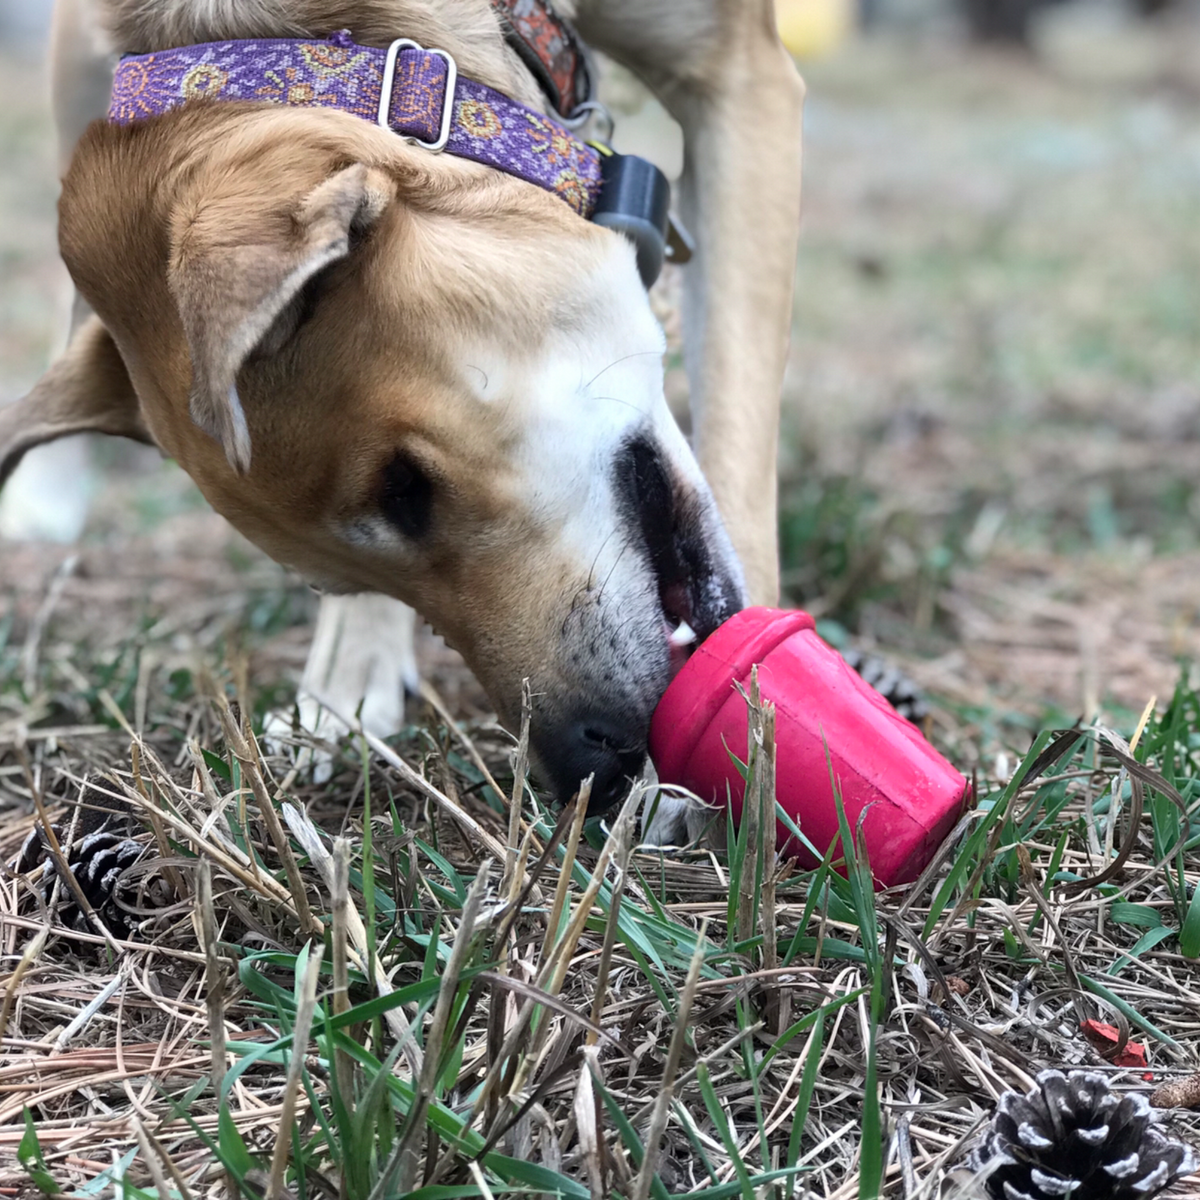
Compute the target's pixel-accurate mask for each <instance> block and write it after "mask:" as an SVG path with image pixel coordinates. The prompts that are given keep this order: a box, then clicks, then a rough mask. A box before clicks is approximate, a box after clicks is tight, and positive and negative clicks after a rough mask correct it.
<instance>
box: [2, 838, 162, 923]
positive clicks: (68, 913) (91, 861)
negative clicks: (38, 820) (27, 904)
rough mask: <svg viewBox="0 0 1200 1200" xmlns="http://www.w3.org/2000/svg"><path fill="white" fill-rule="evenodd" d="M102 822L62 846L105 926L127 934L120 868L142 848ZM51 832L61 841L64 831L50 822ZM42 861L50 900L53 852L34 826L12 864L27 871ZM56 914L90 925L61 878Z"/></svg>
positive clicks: (40, 882) (43, 884)
mask: <svg viewBox="0 0 1200 1200" xmlns="http://www.w3.org/2000/svg"><path fill="white" fill-rule="evenodd" d="M107 826H108V822H107V821H106V822H105V823H104V825H102V826H101V827H100V828H99V829H94V830H92V831H91V832H90V833H86V834H84V835H83V836H82V837H77V838H76V839H75V841H74V842H72V843H71V844H70V845H69V846H62V849H63V853H64V855H65V857H66V860H67V866H68V867H69V868H70V871H71V874H72V875H73V876H74V877H75V880H76V882H77V883H78V884H79V887H80V890H81V891H82V892H83V894H84V896H86V897H87V900H88V903H89V904H91V906H92V908H94V909H95V910H96V912H98V913H99V914H100V916H101V917H102V919H103V920H104V922H105V924H106V925H107V926H108V927H109V928H110V929H111V930H112V931H113V933H115V934H117V935H118V936H125V935H126V934H128V933H129V932H130V930H131V928H132V926H131V922H130V921H129V919H128V915H127V914H126V913H125V912H124V910H122V909H121V908H120V907H119V906H118V905H117V904H116V903H115V902H114V897H115V894H116V888H117V884H118V882H119V880H120V878H121V874H122V872H123V871H124V870H125V869H126V868H127V867H130V866H132V865H133V864H134V863H135V862H137V861H138V860H139V859H140V858H141V857H142V855H143V854H144V853H145V851H146V847H145V846H143V845H142V844H141V843H140V842H136V841H134V840H133V839H132V838H129V837H125V836H123V835H122V834H121V833H116V832H113V831H111V830H110V829H109V828H108V827H107ZM54 833H55V836H56V837H57V838H58V839H59V844H60V845H62V839H63V838H64V837H65V836H66V830H65V829H63V828H62V827H61V826H54ZM39 864H40V865H41V878H40V879H39V880H38V886H39V889H40V891H41V893H42V898H43V899H44V900H47V901H48V900H49V899H50V894H51V892H52V891H53V888H54V881H55V879H56V878H57V877H58V870H57V868H56V866H55V861H54V858H53V856H52V855H51V854H50V852H49V850H48V848H47V847H46V845H45V840H44V838H43V836H42V831H41V829H40V828H39V827H37V826H35V827H34V828H33V829H32V830H31V831H30V834H29V836H28V837H27V838H26V839H25V842H24V844H23V845H22V846H21V851H20V853H19V855H18V856H17V859H16V861H15V863H14V864H13V865H14V866H15V868H16V870H17V871H19V872H20V873H21V874H28V873H29V872H31V871H34V870H36V869H37V867H38V865H39ZM60 896H61V899H60V902H59V903H60V907H59V917H60V919H61V920H62V922H63V924H64V925H66V926H67V927H68V928H71V929H80V930H88V931H90V930H91V924H90V922H89V921H88V919H87V917H86V916H85V915H84V913H83V912H82V911H81V910H80V908H79V905H78V903H77V902H76V899H75V892H74V890H73V889H71V888H70V887H69V886H68V884H67V881H66V880H64V881H63V890H62V892H61V893H60Z"/></svg>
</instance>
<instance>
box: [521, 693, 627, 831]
mask: <svg viewBox="0 0 1200 1200" xmlns="http://www.w3.org/2000/svg"><path fill="white" fill-rule="evenodd" d="M534 741H535V749H536V750H537V751H538V758H539V759H540V760H541V764H542V768H543V770H544V771H545V773H546V774H547V775H548V776H549V777H550V779H549V781H550V783H551V784H552V786H553V787H554V790H555V792H556V793H557V795H558V797H559V799H561V800H564V801H566V800H569V799H570V798H571V797H572V796H573V795H575V793H576V792H577V791H579V785H580V784H581V783H582V782H583V780H585V779H586V778H587V777H588V776H589V775H593V776H595V778H594V780H593V782H592V796H591V799H590V800H589V801H588V812H589V813H592V814H593V815H594V814H596V813H602V812H605V811H606V810H607V809H610V808H612V806H613V805H614V804H616V803H618V801H620V800H621V799H622V797H624V795H625V793H626V791H627V790H628V788H629V785H630V783H631V782H632V781H633V780H634V779H636V778H637V777H638V775H639V774H640V773H641V770H642V766H643V764H644V763H645V761H646V746H645V743H644V741H641V740H640V739H637V738H635V737H633V736H632V735H631V734H630V733H628V732H627V731H623V730H621V729H619V728H618V727H617V726H615V725H614V724H613V723H611V722H609V721H605V720H599V719H591V718H587V717H584V718H582V719H580V720H576V721H571V722H567V723H565V724H564V725H562V726H561V727H560V728H559V729H558V730H557V731H554V732H549V733H548V735H547V736H546V737H544V738H542V739H538V738H537V737H536V735H535V738H534ZM539 741H540V743H541V744H540V745H538V744H537V743H538V742H539Z"/></svg>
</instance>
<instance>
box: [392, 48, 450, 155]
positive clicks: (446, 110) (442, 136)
mask: <svg viewBox="0 0 1200 1200" xmlns="http://www.w3.org/2000/svg"><path fill="white" fill-rule="evenodd" d="M404 49H409V50H420V51H421V52H422V53H424V54H436V55H438V56H439V57H440V58H442V59H444V60H445V63H446V99H445V101H444V102H443V104H442V127H441V129H440V130H439V131H438V137H437V141H435V142H425V141H422V140H421V139H420V138H418V137H408V136H406V135H403V134H401V135H400V136H401V137H404V140H405V141H406V142H412V143H413V145H414V146H420V147H421V148H422V149H424V150H428V151H429V152H430V153H431V154H438V153H440V152H441V151H443V150H445V148H446V143H447V142H448V141H449V140H450V123H451V121H453V119H454V89H455V87H456V86H457V84H458V63H456V62H455V61H454V56H453V55H451V54H448V53H447V52H446V51H445V50H436V49H434V48H433V47H430V48H429V49H426V48H425V47H424V46H422V45H420V44H419V43H418V42H414V41H413V40H412V38H397V39H396V40H395V41H394V42H393V43H392V44H391V45H390V46H389V47H388V52H387V58H386V59H385V60H384V64H383V92H382V93H381V95H380V97H379V124H380V125H382V126H383V127H384V129H386V130H388V131H389V132H393V133H394V132H395V130H393V129H392V125H391V118H392V89H393V88H394V87H395V86H396V64H397V62H398V61H399V59H400V51H401V50H404Z"/></svg>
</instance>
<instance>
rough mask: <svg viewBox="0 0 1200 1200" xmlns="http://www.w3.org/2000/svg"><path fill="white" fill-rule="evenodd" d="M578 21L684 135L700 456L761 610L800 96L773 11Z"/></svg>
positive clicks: (688, 295) (710, 0)
mask: <svg viewBox="0 0 1200 1200" xmlns="http://www.w3.org/2000/svg"><path fill="white" fill-rule="evenodd" d="M578 20H579V24H580V27H581V30H582V32H583V33H584V35H585V36H586V37H588V38H589V39H591V40H592V41H593V42H594V43H595V44H596V45H597V46H599V47H600V48H601V49H603V50H605V51H607V52H608V53H610V54H612V55H613V56H614V57H615V58H617V59H619V60H620V61H622V62H623V63H625V64H626V65H627V66H629V67H630V68H631V69H632V70H634V71H635V72H636V73H637V74H638V75H640V76H641V77H642V78H643V79H644V80H645V81H646V83H648V84H649V85H650V87H652V88H653V89H654V91H655V92H656V93H657V94H658V96H659V97H660V99H661V100H662V101H663V103H664V104H665V105H666V106H667V108H668V109H669V111H670V112H671V114H672V115H673V116H674V117H675V118H676V120H678V121H679V122H680V124H681V125H682V127H683V133H684V147H685V148H684V174H683V179H682V181H681V195H680V212H681V215H682V217H683V219H684V222H685V223H686V224H687V225H688V226H689V228H690V229H691V232H692V233H693V234H694V236H695V238H696V243H697V249H696V256H695V258H694V260H693V261H692V262H691V263H690V264H689V265H688V266H687V267H685V268H684V272H685V279H686V292H685V312H684V317H685V330H684V334H685V342H686V345H685V352H686V357H687V363H688V374H689V379H690V382H691V391H692V411H693V415H694V418H695V421H694V424H695V431H696V432H695V448H696V454H697V457H698V458H699V460H700V466H701V468H702V469H703V471H704V473H705V476H706V477H707V479H708V482H709V485H710V486H711V487H712V490H713V494H714V495H715V497H716V500H717V505H718V507H719V508H720V510H721V515H722V517H723V518H724V520H725V524H726V527H727V528H728V530H729V535H730V537H731V538H732V540H733V544H734V547H735V549H736V550H737V551H738V554H739V555H740V556H741V559H742V564H743V566H744V567H745V571H746V579H747V584H748V586H749V590H750V599H751V601H752V602H754V603H759V604H772V603H775V602H776V600H777V598H778V591H779V562H778V542H777V529H776V522H777V504H776V485H775V477H776V454H777V445H778V427H779V399H780V389H781V387H782V382H783V371H784V365H785V361H786V355H787V341H788V330H789V326H790V316H791V301H792V287H793V280H794V275H795V260H796V244H797V238H798V235H799V221H800V142H801V111H802V107H803V99H804V85H803V83H802V82H801V80H800V77H799V75H798V74H797V73H796V69H795V67H794V65H793V64H792V61H791V59H790V58H789V57H788V56H787V53H786V51H785V50H784V49H783V46H782V45H781V44H780V42H779V38H778V35H777V33H776V29H775V16H774V7H773V5H772V3H771V0H582V2H581V4H580V8H579V14H578Z"/></svg>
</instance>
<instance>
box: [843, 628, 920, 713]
mask: <svg viewBox="0 0 1200 1200" xmlns="http://www.w3.org/2000/svg"><path fill="white" fill-rule="evenodd" d="M841 653H842V657H843V658H844V659H845V660H846V661H847V662H848V663H849V664H850V666H851V667H853V668H854V670H856V671H857V672H858V673H859V674H860V675H861V676H862V677H863V679H864V680H865V681H866V682H867V683H869V684H870V685H871V686H872V687H873V688H874V689H875V690H876V691H877V692H878V693H879V694H880V695H881V696H882V697H883V698H884V699H885V700H886V701H887V702H888V703H889V704H890V705H891V706H892V707H893V708H894V709H895V710H896V711H897V712H898V713H899V714H900V715H901V716H902V717H905V718H906V719H907V720H909V721H911V722H912V723H913V724H914V725H919V724H920V723H921V722H922V721H923V720H925V718H926V717H927V716H928V715H929V704H928V702H927V701H926V699H925V696H924V693H923V692H922V691H921V689H920V688H919V687H918V686H917V685H916V684H915V683H914V682H913V681H912V680H911V679H909V677H908V676H907V675H905V674H904V673H903V672H902V671H900V670H899V669H898V668H896V667H894V666H892V665H891V663H889V662H887V661H886V659H882V658H880V657H879V655H877V654H868V653H867V652H866V651H865V650H856V649H854V648H853V647H851V648H849V649H847V650H843V651H842V652H841Z"/></svg>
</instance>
